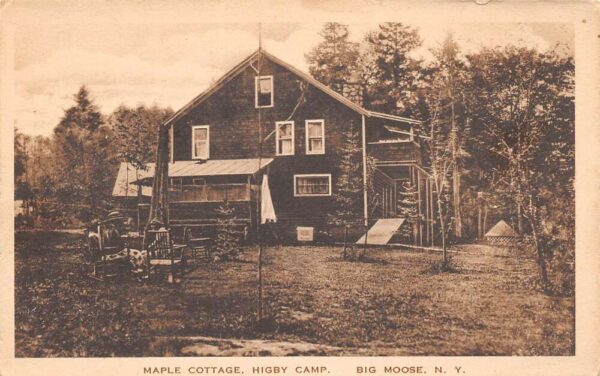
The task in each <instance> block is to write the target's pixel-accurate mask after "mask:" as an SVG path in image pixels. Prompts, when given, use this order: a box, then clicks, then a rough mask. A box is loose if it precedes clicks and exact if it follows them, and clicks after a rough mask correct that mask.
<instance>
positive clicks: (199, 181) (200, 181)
mask: <svg viewBox="0 0 600 376" xmlns="http://www.w3.org/2000/svg"><path fill="white" fill-rule="evenodd" d="M192 185H206V180H205V179H204V178H193V179H192Z"/></svg>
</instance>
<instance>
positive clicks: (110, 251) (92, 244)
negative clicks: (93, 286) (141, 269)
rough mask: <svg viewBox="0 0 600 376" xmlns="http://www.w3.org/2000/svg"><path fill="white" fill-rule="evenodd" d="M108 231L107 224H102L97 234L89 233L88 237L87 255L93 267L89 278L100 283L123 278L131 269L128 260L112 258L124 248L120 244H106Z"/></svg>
mask: <svg viewBox="0 0 600 376" xmlns="http://www.w3.org/2000/svg"><path fill="white" fill-rule="evenodd" d="M106 231H107V228H106V223H104V222H100V223H99V224H98V227H97V233H96V234H90V233H88V237H87V255H88V258H89V259H90V261H91V263H92V267H93V269H92V272H91V273H90V274H89V276H90V277H91V278H93V279H96V280H99V281H104V280H106V279H107V278H114V277H117V276H122V275H124V274H126V273H128V272H129V271H130V269H131V264H130V263H129V260H128V259H124V258H112V257H110V256H111V255H114V254H116V253H118V252H119V251H121V250H122V249H123V248H122V247H120V246H119V245H118V244H117V245H115V244H105V242H106V238H107V236H106Z"/></svg>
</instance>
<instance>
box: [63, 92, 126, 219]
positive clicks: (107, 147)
mask: <svg viewBox="0 0 600 376" xmlns="http://www.w3.org/2000/svg"><path fill="white" fill-rule="evenodd" d="M74 100H75V104H74V105H73V106H71V107H70V108H68V109H67V110H66V111H65V114H64V116H63V118H62V119H61V121H60V123H59V124H58V125H57V126H56V128H55V129H54V139H53V145H54V157H55V161H56V170H55V171H54V176H53V178H54V182H55V186H56V202H57V203H58V204H59V205H61V206H62V207H63V210H64V211H66V212H70V213H71V214H72V215H73V216H74V218H75V219H78V220H81V221H89V220H91V219H92V218H94V217H97V216H99V215H101V214H102V213H103V212H104V210H106V209H107V208H108V206H109V202H108V201H109V200H110V188H111V186H112V183H113V179H114V174H115V172H116V169H115V167H114V160H112V159H113V156H114V150H112V148H113V147H114V143H113V142H112V138H113V137H112V130H111V129H110V128H108V127H106V126H104V121H103V117H102V114H101V113H100V111H99V109H98V107H97V106H96V105H95V104H94V103H93V102H92V100H91V99H90V98H89V92H88V90H87V89H86V87H85V86H82V87H81V88H80V89H79V91H78V92H77V93H76V94H75V95H74Z"/></svg>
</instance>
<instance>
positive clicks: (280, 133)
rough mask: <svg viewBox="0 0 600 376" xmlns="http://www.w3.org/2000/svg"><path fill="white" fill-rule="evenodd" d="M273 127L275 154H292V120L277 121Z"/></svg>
mask: <svg viewBox="0 0 600 376" xmlns="http://www.w3.org/2000/svg"><path fill="white" fill-rule="evenodd" d="M275 127H276V128H275V133H276V136H275V139H276V142H277V144H276V149H277V150H276V154H277V155H294V122H293V121H278V122H277V123H275Z"/></svg>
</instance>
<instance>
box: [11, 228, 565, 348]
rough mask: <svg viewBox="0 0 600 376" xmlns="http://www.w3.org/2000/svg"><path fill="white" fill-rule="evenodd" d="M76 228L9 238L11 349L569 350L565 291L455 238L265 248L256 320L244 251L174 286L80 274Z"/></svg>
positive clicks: (251, 256) (83, 269)
mask: <svg viewBox="0 0 600 376" xmlns="http://www.w3.org/2000/svg"><path fill="white" fill-rule="evenodd" d="M82 244H83V243H82V239H81V236H80V235H76V234H64V233H40V232H37V233H36V232H28V233H18V234H16V249H15V264H16V265H15V267H16V280H15V290H16V291H15V294H16V295H15V296H16V307H15V311H16V313H15V320H16V333H15V338H16V354H17V356H20V357H38V356H111V355H118V356H172V355H282V354H283V355H573V354H574V350H575V349H574V346H575V345H574V344H575V339H574V316H575V307H574V299H573V298H559V297H547V296H545V295H543V294H542V293H541V292H540V291H539V289H538V287H537V283H536V279H537V269H536V266H535V263H534V262H533V261H532V260H530V259H527V258H523V257H521V258H518V259H517V258H516V257H514V256H513V257H501V256H496V255H493V252H484V250H485V248H484V247H481V246H466V247H463V248H462V250H463V252H460V253H457V254H455V256H454V258H453V261H454V263H455V264H456V266H457V271H456V272H453V273H439V272H437V271H436V267H435V266H436V265H437V264H439V261H440V255H438V254H432V253H423V252H415V251H399V250H385V249H373V250H370V251H369V253H368V255H369V256H368V257H369V260H367V261H368V262H346V261H342V260H341V258H340V256H339V253H340V249H339V248H333V247H287V246H286V247H269V248H267V250H266V254H265V257H264V259H265V267H264V278H265V299H266V304H265V311H266V312H267V314H268V316H269V318H270V320H268V322H267V325H265V326H261V327H260V328H258V327H257V326H256V324H255V322H256V307H257V303H256V296H257V292H256V288H257V287H256V286H257V283H256V277H257V270H256V264H255V257H256V249H254V248H248V249H245V250H244V253H243V256H242V258H241V260H240V261H236V262H223V263H199V264H198V266H197V268H196V269H195V270H194V271H192V272H191V273H189V274H188V275H187V278H186V279H185V280H184V282H183V283H182V284H181V285H179V286H176V287H173V286H169V285H168V284H166V283H162V282H160V281H153V282H146V283H142V282H137V281H134V280H124V281H114V282H109V283H102V282H98V281H95V280H92V279H90V278H88V277H87V276H86V273H87V272H89V270H90V269H89V265H87V264H86V260H85V258H84V256H83V252H82V250H81V248H80V247H81V245H82Z"/></svg>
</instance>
